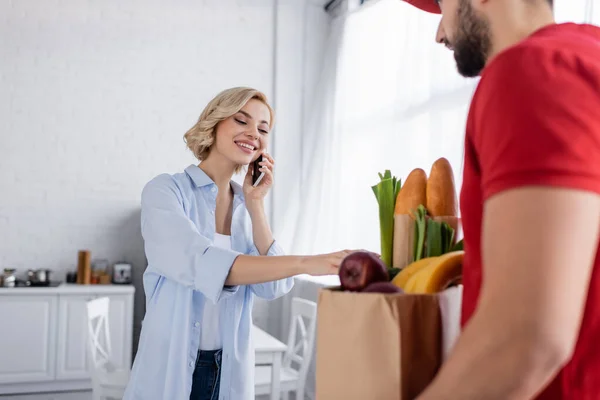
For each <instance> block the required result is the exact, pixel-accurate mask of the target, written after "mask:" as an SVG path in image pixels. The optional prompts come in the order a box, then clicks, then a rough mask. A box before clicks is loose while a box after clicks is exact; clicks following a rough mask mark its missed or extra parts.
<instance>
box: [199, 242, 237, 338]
mask: <svg viewBox="0 0 600 400" xmlns="http://www.w3.org/2000/svg"><path fill="white" fill-rule="evenodd" d="M213 244H214V245H215V246H217V247H221V248H223V249H227V250H231V236H228V235H221V234H220V233H215V240H214V242H213ZM219 309H220V305H219V303H217V304H214V303H212V302H211V301H210V300H206V301H205V302H204V314H203V315H202V325H201V329H200V331H201V333H200V350H217V349H220V348H222V347H223V341H222V340H221V326H220V318H219Z"/></svg>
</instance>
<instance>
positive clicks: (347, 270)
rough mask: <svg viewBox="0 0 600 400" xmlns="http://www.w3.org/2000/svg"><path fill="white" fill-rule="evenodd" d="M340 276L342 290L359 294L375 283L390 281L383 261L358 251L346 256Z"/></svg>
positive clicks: (371, 254)
mask: <svg viewBox="0 0 600 400" xmlns="http://www.w3.org/2000/svg"><path fill="white" fill-rule="evenodd" d="M339 275H340V282H341V284H342V288H343V289H344V290H349V291H352V292H359V291H361V290H363V289H364V288H365V287H367V286H368V285H369V284H371V283H374V282H387V281H389V275H388V271H387V267H386V266H385V264H384V263H383V261H381V260H380V259H379V257H377V256H375V255H374V254H373V253H369V252H366V251H357V252H354V253H352V254H350V255H348V256H346V258H344V260H343V261H342V265H340V271H339Z"/></svg>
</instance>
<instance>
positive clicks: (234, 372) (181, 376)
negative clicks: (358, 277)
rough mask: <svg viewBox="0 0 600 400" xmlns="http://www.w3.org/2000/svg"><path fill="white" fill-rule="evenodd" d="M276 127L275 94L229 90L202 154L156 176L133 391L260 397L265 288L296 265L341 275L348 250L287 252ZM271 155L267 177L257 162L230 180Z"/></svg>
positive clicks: (146, 232)
mask: <svg viewBox="0 0 600 400" xmlns="http://www.w3.org/2000/svg"><path fill="white" fill-rule="evenodd" d="M272 127H273V110H272V109H271V107H270V106H269V105H268V103H267V99H266V97H265V95H264V94H262V93H260V92H258V91H256V90H253V89H249V88H233V89H229V90H225V91H223V92H222V93H220V94H219V95H217V96H216V97H215V98H214V99H213V100H212V101H211V102H210V103H209V104H208V106H207V107H206V108H205V109H204V111H203V112H202V114H201V115H200V119H199V120H198V122H197V123H196V125H195V126H194V127H192V129H190V130H189V131H188V132H187V133H186V134H185V140H186V143H187V146H188V147H189V149H190V150H191V151H192V152H193V153H194V155H195V156H196V157H197V158H198V159H199V160H200V164H199V165H198V166H196V165H190V166H189V167H188V168H186V169H185V172H182V173H178V174H175V175H167V174H163V175H159V176H157V177H156V178H154V179H153V180H152V181H150V182H149V183H148V184H147V185H146V186H145V188H144V190H143V192H142V235H143V237H144V242H145V250H146V256H147V259H148V267H147V269H146V271H145V273H144V291H145V294H146V315H145V317H144V321H143V326H142V332H141V337H140V343H139V348H138V352H137V355H136V358H135V362H134V365H133V369H132V373H131V378H130V382H129V385H128V387H127V391H126V394H125V399H128V400H131V399H136V400H138V399H139V400H142V399H143V400H153V399H157V400H159V399H160V400H163V399H164V400H166V399H169V400H171V399H177V400H179V399H192V400H217V399H220V400H225V399H231V400H240V399H254V375H253V373H254V348H253V346H252V338H251V332H252V329H251V328H252V316H251V313H252V303H253V300H254V296H259V297H262V298H265V299H275V298H277V297H279V296H282V295H284V294H285V293H287V292H289V291H290V289H291V288H292V285H293V280H292V279H291V277H292V276H294V275H297V274H311V275H328V274H336V273H337V272H338V267H339V264H340V263H341V261H342V259H343V258H344V257H345V256H346V255H347V254H349V251H341V252H337V253H332V254H326V255H319V256H306V257H296V256H282V255H281V254H283V252H282V250H281V249H280V248H279V246H278V244H277V242H275V241H274V240H273V235H272V233H271V229H270V227H269V224H268V222H267V218H266V215H265V210H264V199H265V196H266V194H267V192H268V191H269V189H270V188H271V185H272V184H273V165H274V164H275V161H274V160H273V158H272V157H271V156H269V155H267V154H266V152H265V150H266V148H267V145H268V141H269V135H270V131H271V129H272ZM260 154H262V155H263V159H264V161H263V162H262V163H261V167H260V171H261V172H264V173H265V176H264V178H263V179H262V181H261V182H260V183H259V184H258V186H256V187H254V186H253V185H252V178H251V174H252V170H251V167H249V168H248V172H247V173H246V177H245V180H244V184H243V186H240V185H238V184H237V183H235V182H233V181H232V180H231V178H232V176H233V175H234V173H235V172H238V171H240V170H241V168H242V166H244V165H249V164H250V163H251V162H253V161H254V160H256V159H257V158H258V157H259V155H260Z"/></svg>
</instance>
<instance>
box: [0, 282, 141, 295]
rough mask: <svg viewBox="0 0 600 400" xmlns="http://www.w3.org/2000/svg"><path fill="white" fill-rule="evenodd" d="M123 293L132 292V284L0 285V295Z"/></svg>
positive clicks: (133, 290)
mask: <svg viewBox="0 0 600 400" xmlns="http://www.w3.org/2000/svg"><path fill="white" fill-rule="evenodd" d="M98 292H101V293H105V294H111V293H112V294H123V293H133V292H135V288H134V286H133V285H115V284H109V285H97V284H96V285H80V284H76V283H61V284H60V285H58V286H54V287H52V286H25V287H13V288H10V287H9V288H7V287H0V296H6V295H10V296H15V295H27V296H31V295H35V294H39V295H48V294H84V295H85V294H92V293H98Z"/></svg>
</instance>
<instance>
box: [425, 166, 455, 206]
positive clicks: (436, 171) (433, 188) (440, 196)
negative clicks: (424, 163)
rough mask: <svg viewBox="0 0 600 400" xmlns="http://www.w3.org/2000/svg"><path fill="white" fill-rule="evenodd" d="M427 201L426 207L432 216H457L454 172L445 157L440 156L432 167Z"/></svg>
mask: <svg viewBox="0 0 600 400" xmlns="http://www.w3.org/2000/svg"><path fill="white" fill-rule="evenodd" d="M426 203H427V204H426V205H425V208H427V211H428V213H429V215H430V216H432V217H456V216H457V214H458V209H457V199H456V190H455V187H454V174H453V172H452V166H451V165H450V163H449V162H448V160H446V159H445V158H440V159H439V160H437V161H436V162H435V163H433V165H432V167H431V173H430V174H429V179H428V180H427V201H426Z"/></svg>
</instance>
